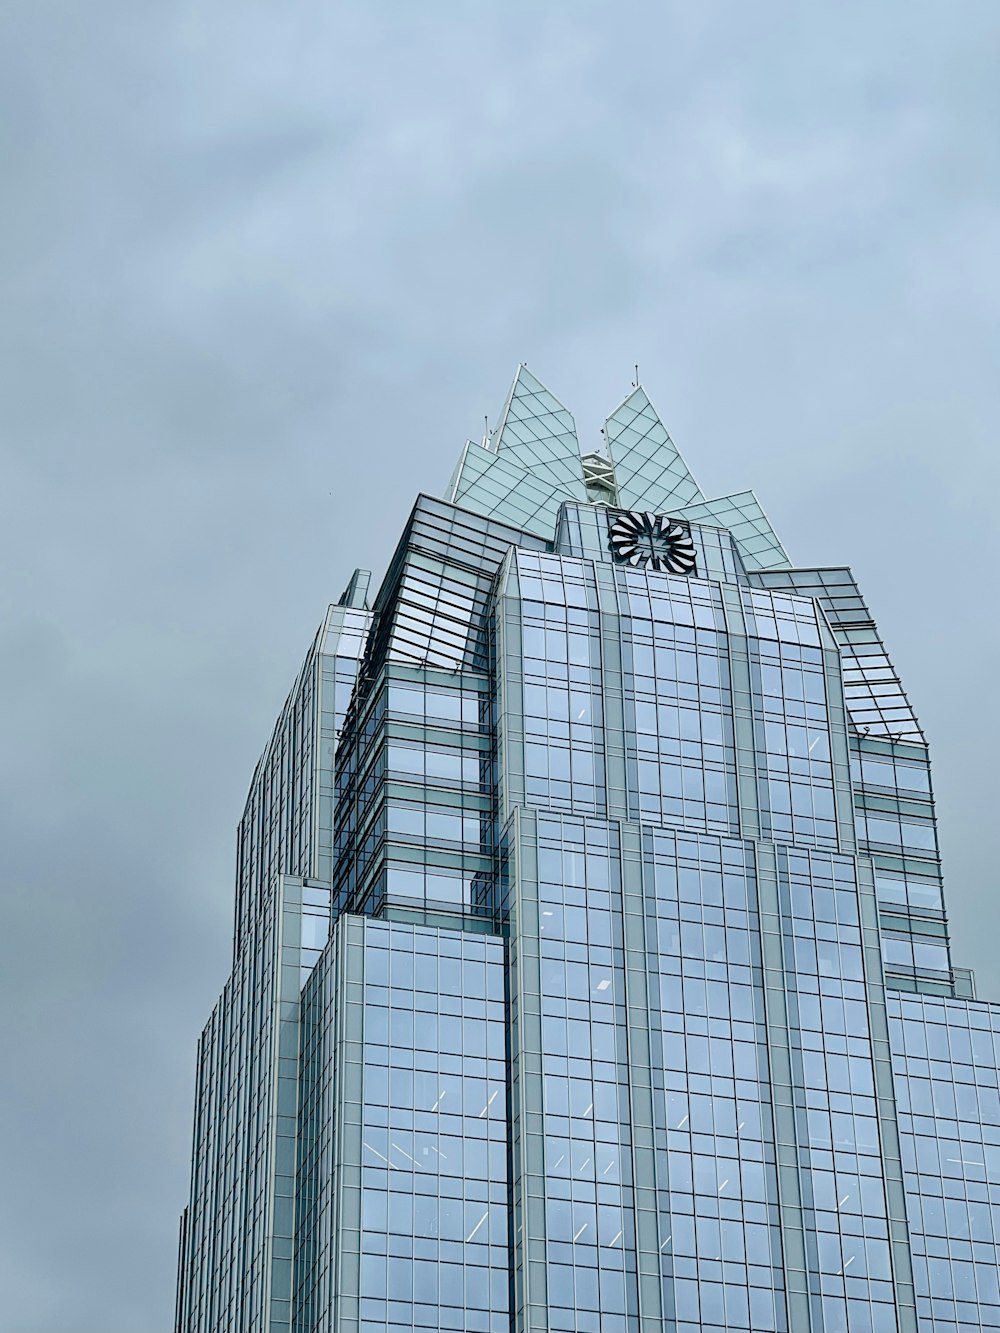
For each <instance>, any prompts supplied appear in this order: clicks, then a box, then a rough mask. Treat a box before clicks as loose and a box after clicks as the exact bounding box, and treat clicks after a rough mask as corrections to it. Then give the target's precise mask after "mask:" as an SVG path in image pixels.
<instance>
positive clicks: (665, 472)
mask: <svg viewBox="0 0 1000 1333" xmlns="http://www.w3.org/2000/svg"><path fill="white" fill-rule="evenodd" d="M604 438H605V440H606V441H607V446H608V451H609V453H610V454H611V461H612V463H613V464H614V469H615V477H616V478H617V481H618V503H619V504H620V505H621V506H622V508H623V509H648V510H651V511H655V512H662V511H664V510H668V509H672V510H677V509H679V508H680V507H681V506H682V505H687V504H691V503H693V502H694V501H696V500H703V499H704V498H705V497H704V496H703V495H702V492H701V490H700V489H699V487H698V483H697V482H696V481H695V479H694V477H692V475H691V473H690V472H689V471H688V467H687V464H686V463H685V462H684V459H683V458H681V456H680V454H679V453H678V451H677V446H676V445H675V444H674V442H673V440H672V439H671V438H670V436H669V435H668V434H667V429H666V427H665V426H664V424H663V422H662V421H661V420H660V418H659V417H658V416H657V415H656V410H655V408H654V407H653V405H652V403H651V402H650V401H649V399H648V398H647V397H646V391H645V389H643V388H642V387H641V386H640V387H639V388H637V389H635V391H634V392H633V393H630V394H629V396H628V397H627V398H626V399H625V401H624V402H623V403H622V404H621V406H620V407H619V408H617V409H616V410H615V411H614V412H613V413H612V415H611V416H610V417H608V419H607V421H606V422H605V423H604Z"/></svg>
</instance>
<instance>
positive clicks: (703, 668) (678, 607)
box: [617, 570, 738, 833]
mask: <svg viewBox="0 0 1000 1333" xmlns="http://www.w3.org/2000/svg"><path fill="white" fill-rule="evenodd" d="M617 572H618V578H619V589H620V599H621V603H622V610H623V619H622V629H623V639H624V657H625V681H626V688H625V696H626V756H627V767H628V773H629V812H630V814H631V815H632V817H633V818H639V819H642V820H648V821H651V822H655V823H657V824H668V825H669V824H682V825H683V826H684V827H686V828H700V829H704V830H706V831H713V832H720V833H734V832H736V830H737V827H738V813H737V797H736V766H735V749H734V741H733V727H732V690H731V684H730V679H729V662H728V655H727V652H726V634H725V620H724V616H723V612H722V606H721V600H720V597H719V592H718V589H717V588H716V587H715V586H714V585H712V584H708V583H703V582H700V581H694V580H688V579H675V578H670V577H664V576H653V577H652V578H651V577H650V576H648V575H647V574H646V573H645V572H644V571H628V570H619V571H617ZM626 608H627V611H626Z"/></svg>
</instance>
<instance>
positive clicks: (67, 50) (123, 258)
mask: <svg viewBox="0 0 1000 1333" xmlns="http://www.w3.org/2000/svg"><path fill="white" fill-rule="evenodd" d="M998 45H1000V11H998V9H997V5H996V0H980V2H978V3H977V2H975V0H970V2H968V3H963V2H962V0H959V3H952V4H945V3H941V4H938V5H930V4H923V3H919V2H915V0H905V3H904V0H894V2H893V3H885V4H879V3H875V4H872V3H871V0H868V2H867V3H864V4H852V3H838V4H836V5H833V4H825V3H822V2H821V3H816V4H811V5H773V4H767V3H762V2H758V3H754V4H747V3H745V0H740V2H739V3H734V2H732V0H730V2H729V3H725V2H722V3H717V4H711V5H703V4H690V3H658V4H653V3H651V2H648V3H645V4H641V5H635V4H630V3H623V0H615V2H614V3H605V4H595V3H587V0H573V3H544V2H543V3H539V0H533V3H527V2H526V0H504V2H503V3H496V2H495V0H484V2H483V3H478V4H468V3H467V4H458V3H455V4H451V5H445V4H441V3H438V0H419V3H418V2H417V0H407V3H391V2H390V0H383V2H382V3H380V4H363V3H356V2H351V0H347V2H345V3H340V4H336V3H332V2H330V0H327V3H319V2H318V0H297V3H295V4H294V5H282V4H278V3H277V2H276V0H274V2H272V3H261V0H239V2H238V3H237V0H215V3H214V4H205V3H203V0H200V2H199V3H195V2H194V0H172V2H171V3H167V0H89V2H88V3H86V4H80V3H79V0H8V3H7V4H6V5H4V6H3V7H2V11H0V148H2V168H3V200H4V202H3V206H2V209H0V326H2V327H0V425H2V433H0V451H2V477H0V544H2V555H3V563H2V576H0V699H2V740H0V849H2V861H3V881H2V914H3V920H2V924H0V976H2V986H3V996H2V1000H3V1015H4V1017H3V1023H2V1027H3V1033H2V1045H0V1069H2V1071H3V1096H2V1098H0V1108H2V1109H0V1142H2V1143H3V1145H4V1147H3V1153H2V1154H0V1293H2V1294H0V1329H2V1330H3V1333H96V1331H97V1330H101V1331H102V1333H166V1330H168V1329H170V1328H172V1326H173V1325H172V1320H173V1282H174V1264H175V1244H176V1222H177V1214H178V1213H179V1212H180V1209H181V1208H182V1206H183V1204H184V1202H185V1198H186V1192H187V1184H188V1165H189V1148H190V1125H191V1107H192V1074H193V1068H194V1055H195V1043H196V1039H197V1036H198V1033H199V1030H200V1028H201V1026H202V1024H203V1022H204V1021H205V1019H206V1017H207V1015H208V1013H209V1011H210V1009H211V1006H212V1005H213V1004H214V1002H215V999H216V996H217V994H218V992H219V990H220V988H221V986H222V983H223V980H224V977H225V974H226V971H227V969H228V962H229V950H230V927H231V912H232V880H233V845H234V844H233V830H234V825H235V823H236V820H237V818H238V816H239V813H240V810H241V808H242V803H243V799H244V796H245V792H246V787H247V783H248V782H249V779H250V775H251V772H252V769H253V765H254V762H255V760H256V758H257V755H258V754H259V752H260V750H261V748H262V746H263V744H264V743H265V741H266V739H267V737H268V734H269V732H270V729H271V726H272V723H273V721H274V718H275V715H276V713H277V710H278V709H279V707H280V705H281V703H282V700H283V698H284V696H285V693H286V692H287V690H288V688H289V686H290V684H291V682H292V680H293V678H294V676H295V674H296V671H297V669H298V666H299V664H300V661H301V659H302V657H303V655H304V653H305V651H306V648H307V647H308V645H309V642H310V640H311V638H312V636H313V633H314V631H315V628H316V626H317V624H318V623H319V621H320V619H321V617H322V615H323V612H324V608H325V606H326V604H327V603H328V602H329V601H330V600H335V599H336V597H337V596H338V595H339V593H340V592H341V590H342V588H343V586H344V584H345V583H346V581H347V578H348V576H349V575H350V573H351V571H352V570H353V568H354V567H355V566H356V565H361V566H365V567H370V568H372V569H373V570H374V571H376V577H379V576H380V575H381V572H382V571H383V569H384V566H385V562H386V559H387V556H388V554H389V552H390V550H391V547H392V545H393V544H394V542H395V539H396V536H397V535H398V532H399V530H400V528H401V526H402V524H403V522H404V520H405V518H406V515H407V513H408V510H409V507H410V505H411V503H412V500H413V498H414V496H415V494H416V493H417V492H418V491H419V490H426V491H429V492H432V493H436V494H439V493H441V491H442V490H443V488H444V486H445V484H446V482H447V479H448V477H449V475H450V473H451V470H452V467H453V465H454V462H455V460H456V458H457V455H458V452H459V450H460V448H461V445H462V443H463V441H464V440H465V438H466V437H467V436H469V435H473V436H478V435H479V434H480V433H481V430H482V424H483V417H484V415H485V414H489V415H490V417H491V419H494V418H495V417H496V414H497V412H498V410H499V408H500V406H501V403H502V400H503V397H504V394H505V392H506V389H507V387H508V385H509V382H510V379H511V377H512V375H513V372H514V369H515V366H516V364H517V362H518V361H521V360H524V361H526V362H527V363H528V364H529V366H530V367H531V369H532V370H533V371H534V372H535V373H536V374H538V375H539V376H540V377H541V378H542V379H543V380H544V381H545V382H546V383H547V384H548V385H549V386H550V388H551V389H552V390H553V392H555V393H556V394H557V395H558V396H559V397H561V398H562V399H563V401H564V402H565V403H566V404H567V405H568V406H569V407H570V409H571V410H572V411H573V412H574V413H575V414H576V418H577V424H578V427H579V430H580V437H581V442H582V443H583V444H584V446H585V447H592V446H593V445H595V444H596V443H597V441H598V439H599V436H598V430H599V427H600V425H601V423H602V421H603V419H604V417H605V416H606V415H607V414H608V412H609V411H610V410H611V409H612V408H613V407H614V406H615V405H616V404H617V402H618V401H619V400H620V399H621V398H622V397H624V395H625V394H626V392H627V391H628V388H629V380H630V378H631V374H632V366H633V364H634V363H635V362H638V363H639V366H640V371H641V376H642V380H643V383H644V385H645V387H646V389H647V391H648V393H649V394H650V396H651V398H652V399H653V401H654V403H655V404H656V406H657V408H658V410H659V412H660V414H661V416H662V417H663V419H664V421H665V423H666V424H667V426H668V429H669V430H670V431H671V433H672V434H673V436H674V438H675V440H676V441H677V443H678V445H679V447H680V448H681V450H682V452H683V453H684V455H685V457H686V459H687V461H688V463H689V465H690V467H691V468H692V470H693V471H694V473H695V475H696V477H697V478H698V479H699V481H700V483H701V485H702V487H703V488H704V489H705V491H706V492H707V493H708V494H709V495H714V494H718V493H721V492H725V491H730V490H737V489H741V488H745V487H747V486H753V487H755V488H756V490H757V493H758V496H759V497H760V499H761V502H762V503H763V505H764V507H765V509H766V510H767V511H768V513H769V514H770V516H771V518H772V520H773V522H774V524H775V526H776V528H777V530H778V532H779V533H780V535H781V537H782V538H783V540H784V542H785V544H786V546H787V547H788V550H789V551H790V552H791V553H792V557H793V559H795V560H796V561H798V562H799V563H801V564H806V565H808V564H816V563H819V564H823V563H829V564H838V563H850V564H851V565H852V566H853V568H854V571H855V573H856V575H857V577H858V579H859V581H860V584H861V587H862V590H863V591H864V593H865V595H866V597H867V598H868V601H869V603H870V605H871V607H872V609H873V611H874V613H875V615H876V617H877V618H878V620H879V624H880V626H881V629H882V631H883V635H884V637H885V639H886V641H887V643H888V645H889V649H890V653H891V654H892V655H893V657H894V659H895V661H896V665H897V666H898V667H899V669H900V671H901V672H902V674H903V679H904V683H905V685H906V688H907V690H908V691H909V693H910V696H911V698H912V699H913V701H914V703H915V706H916V710H917V713H918V716H919V717H920V718H921V720H922V722H923V724H924V727H925V729H926V731H927V733H928V735H929V737H930V739H931V743H932V747H933V755H934V758H935V779H936V786H937V792H938V799H939V813H940V821H941V836H942V842H943V849H944V856H945V861H946V871H947V876H948V891H949V898H948V901H949V906H950V912H951V920H952V923H953V927H954V938H955V941H956V945H957V947H956V960H957V961H958V962H959V963H964V964H969V965H972V966H974V967H975V968H976V969H977V973H978V981H979V987H980V993H981V994H984V995H986V996H989V997H993V998H998V999H1000V965H998V962H997V939H998V938H1000V900H998V895H997V892H996V884H997V873H996V866H997V865H998V863H1000V848H998V845H997V841H998V835H997V828H998V824H1000V820H998V818H997V797H998V783H997V776H996V773H997V767H996V765H994V764H991V763H990V761H989V755H990V754H994V755H995V754H997V753H998V752H1000V736H998V724H997V703H996V700H997V688H998V687H997V683H996V682H997V674H998V668H1000V660H998V659H1000V651H998V649H1000V632H998V623H997V605H998V598H997V592H996V566H997V557H998V550H997V538H996V502H997V494H998V490H1000V465H998V461H997V455H998V448H997V422H998V417H1000V411H998V409H1000V402H998V397H1000V395H998V392H997V382H998V381H997V360H998V336H997V335H998V316H997V311H998V298H1000V259H998V254H1000V247H998V206H1000V134H998V123H1000V118H998V115H1000V78H998V77H997V70H998V54H1000V53H998Z"/></svg>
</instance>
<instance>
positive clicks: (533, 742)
mask: <svg viewBox="0 0 1000 1333" xmlns="http://www.w3.org/2000/svg"><path fill="white" fill-rule="evenodd" d="M517 571H518V580H519V585H520V592H521V598H522V601H521V651H522V665H523V705H522V706H523V725H524V765H525V778H524V782H525V799H526V801H527V803H528V804H529V805H547V806H550V807H551V808H553V809H557V810H558V809H563V810H569V809H573V810H576V811H581V812H583V811H589V812H592V813H594V814H603V813H605V812H606V808H607V802H606V797H605V785H604V735H603V711H602V707H601V651H600V638H599V634H598V617H597V592H596V587H595V584H594V575H593V569H592V567H591V566H589V565H587V564H583V563H582V562H576V561H573V562H570V561H567V562H565V563H564V562H562V561H561V560H559V559H558V558H557V557H555V556H544V555H537V554H535V553H533V552H526V551H518V553H517Z"/></svg>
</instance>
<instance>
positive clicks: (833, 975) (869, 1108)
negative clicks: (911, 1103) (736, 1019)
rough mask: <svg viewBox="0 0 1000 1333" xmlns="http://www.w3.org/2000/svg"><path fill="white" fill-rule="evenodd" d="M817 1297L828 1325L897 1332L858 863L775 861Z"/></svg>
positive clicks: (802, 856)
mask: <svg viewBox="0 0 1000 1333" xmlns="http://www.w3.org/2000/svg"><path fill="white" fill-rule="evenodd" d="M778 871H779V884H780V896H781V910H782V916H783V929H784V935H785V947H786V979H787V985H788V990H789V998H790V1016H791V1039H792V1050H793V1067H794V1082H795V1096H796V1105H797V1108H798V1116H799V1121H800V1125H801V1128H802V1131H804V1132H803V1133H802V1134H801V1135H800V1143H801V1148H800V1152H801V1155H802V1161H801V1170H802V1177H803V1183H804V1187H805V1188H804V1197H805V1202H806V1206H807V1211H808V1215H809V1227H808V1233H809V1234H808V1237H807V1254H808V1261H809V1270H810V1287H811V1290H812V1292H813V1299H814V1302H815V1304H816V1305H817V1306H818V1307H819V1309H821V1311H822V1321H821V1324H820V1326H821V1327H827V1328H845V1329H852V1330H853V1329H859V1330H860V1329H866V1330H870V1333H896V1330H897V1328H898V1327H900V1325H899V1324H898V1322H897V1314H896V1306H895V1292H894V1286H893V1272H892V1261H891V1254H890V1244H889V1225H888V1213H887V1206H886V1181H885V1174H884V1166H883V1161H882V1143H881V1137H880V1132H879V1120H878V1105H877V1101H876V1088H875V1075H874V1064H873V1050H872V1038H871V1032H870V1027H869V1015H868V1005H867V999H866V989H865V974H864V959H863V953H862V930H861V919H860V914H859V900H858V888H857V882H856V879H855V871H854V865H853V863H852V862H851V861H850V860H849V859H847V858H846V857H839V856H825V855H823V854H822V853H821V852H806V851H803V852H791V851H789V852H787V853H782V854H781V855H779V858H778Z"/></svg>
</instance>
